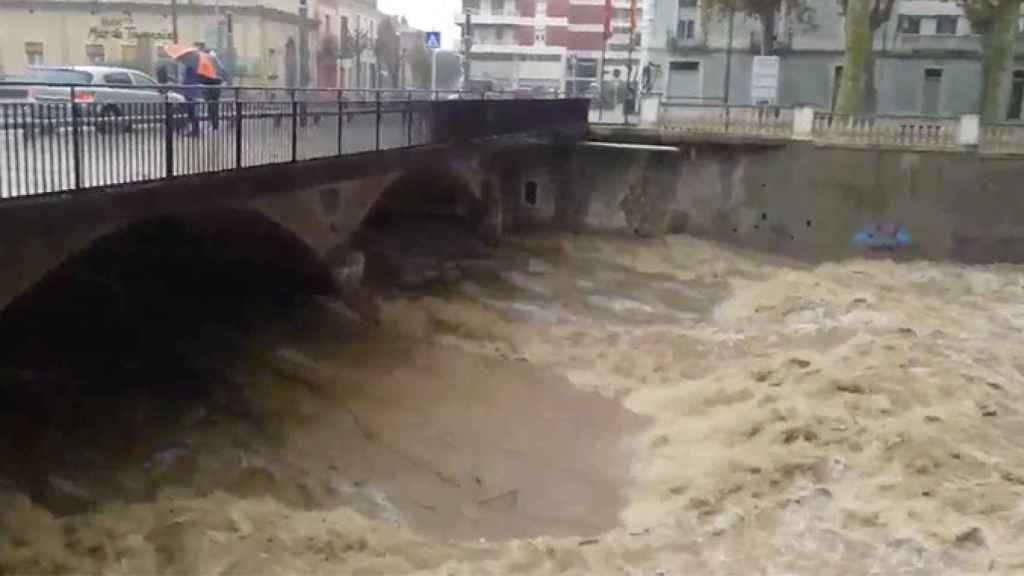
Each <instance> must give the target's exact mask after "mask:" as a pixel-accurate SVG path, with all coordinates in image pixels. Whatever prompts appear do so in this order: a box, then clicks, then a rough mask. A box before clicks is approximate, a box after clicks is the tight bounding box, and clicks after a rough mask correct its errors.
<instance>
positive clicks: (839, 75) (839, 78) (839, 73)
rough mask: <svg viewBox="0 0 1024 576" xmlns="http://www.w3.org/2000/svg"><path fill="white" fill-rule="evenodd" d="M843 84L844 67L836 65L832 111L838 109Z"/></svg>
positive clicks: (833, 76)
mask: <svg viewBox="0 0 1024 576" xmlns="http://www.w3.org/2000/svg"><path fill="white" fill-rule="evenodd" d="M842 85H843V67H842V66H836V67H835V68H833V69H832V104H831V110H832V112H835V111H836V104H838V103H839V87H840V86H842Z"/></svg>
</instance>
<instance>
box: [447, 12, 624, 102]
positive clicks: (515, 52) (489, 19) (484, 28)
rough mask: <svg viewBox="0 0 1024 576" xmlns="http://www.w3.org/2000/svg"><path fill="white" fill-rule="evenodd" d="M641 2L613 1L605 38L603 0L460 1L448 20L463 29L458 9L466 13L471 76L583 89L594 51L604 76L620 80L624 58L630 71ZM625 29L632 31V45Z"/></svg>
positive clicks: (593, 73)
mask: <svg viewBox="0 0 1024 576" xmlns="http://www.w3.org/2000/svg"><path fill="white" fill-rule="evenodd" d="M642 4H643V1H642V0H636V1H635V2H632V1H631V0H615V1H614V2H613V14H612V36H611V37H610V38H608V39H607V42H606V41H605V1H604V0H547V1H545V0H463V2H462V9H463V11H462V13H460V14H458V15H456V19H457V22H458V24H459V25H460V26H463V28H464V24H465V14H467V13H468V14H469V15H470V19H471V37H472V47H471V50H470V60H471V64H470V76H471V79H472V80H490V81H492V82H493V83H494V84H496V87H499V88H509V89H512V88H533V87H542V88H554V89H560V90H562V89H564V90H569V91H573V90H575V91H576V92H577V93H583V92H586V90H587V89H588V88H589V87H590V86H592V85H594V84H595V83H596V82H597V79H598V76H599V74H600V68H601V56H602V49H604V50H605V79H606V80H611V79H613V78H620V79H622V80H625V78H626V75H627V73H628V72H629V70H630V65H629V64H630V62H632V71H633V75H634V77H636V76H637V74H638V73H639V70H640V64H641V63H640V58H641V50H640V46H639V42H640V41H641V40H640V35H639V27H640V20H641V19H642V17H643V8H642ZM634 5H635V10H633V9H632V7H633V6H634ZM633 18H635V19H636V25H635V26H633ZM631 29H635V30H636V32H637V34H636V36H635V37H634V41H633V49H632V50H630V30H631Z"/></svg>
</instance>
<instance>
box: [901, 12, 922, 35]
mask: <svg viewBox="0 0 1024 576" xmlns="http://www.w3.org/2000/svg"><path fill="white" fill-rule="evenodd" d="M897 27H898V28H899V31H900V34H920V33H921V17H920V16H907V15H905V14H900V19H899V21H898V24H897Z"/></svg>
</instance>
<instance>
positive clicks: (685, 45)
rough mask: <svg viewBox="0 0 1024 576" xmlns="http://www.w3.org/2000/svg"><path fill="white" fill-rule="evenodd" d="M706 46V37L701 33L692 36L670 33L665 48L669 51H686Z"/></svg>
mask: <svg viewBox="0 0 1024 576" xmlns="http://www.w3.org/2000/svg"><path fill="white" fill-rule="evenodd" d="M703 47H704V38H703V37H702V36H700V35H696V34H695V35H693V36H692V37H690V38H684V37H681V36H676V35H675V34H669V35H668V37H667V38H666V40H665V48H666V49H667V50H668V51H669V52H678V53H686V52H692V51H693V50H694V49H697V48H703Z"/></svg>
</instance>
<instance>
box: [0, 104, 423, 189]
mask: <svg viewBox="0 0 1024 576" xmlns="http://www.w3.org/2000/svg"><path fill="white" fill-rule="evenodd" d="M282 104H283V106H282V105H281V104H279V105H277V106H276V109H264V110H263V111H261V112H260V114H259V116H257V115H255V114H254V115H253V117H248V116H247V117H246V118H245V119H244V120H243V123H242V155H241V163H242V166H245V167H248V166H259V165H264V164H274V163H280V162H289V161H291V159H292V118H291V116H290V115H288V112H290V109H291V106H290V104H287V103H282ZM225 108H227V105H225ZM376 122H377V120H376V114H375V113H373V112H369V113H356V114H353V115H348V114H346V115H345V116H344V121H343V122H342V123H341V152H342V153H343V154H353V153H359V152H369V151H373V150H375V149H376V147H377V142H376V140H377V135H376ZM181 124H183V125H181V126H179V127H178V128H177V129H176V130H175V132H174V134H173V135H172V137H171V140H170V142H171V146H172V148H173V157H174V175H175V176H182V175H186V174H197V173H203V172H217V171H220V170H229V169H232V168H235V167H236V163H237V160H238V159H237V157H236V134H237V126H236V124H235V122H234V119H233V118H231V117H226V118H222V119H221V123H220V127H219V130H213V127H212V125H211V123H210V122H209V120H208V119H205V120H204V121H203V122H202V125H201V128H200V131H199V133H198V134H197V135H195V136H193V135H190V134H189V129H188V126H187V121H185V120H184V119H182V120H181ZM338 128H339V123H338V115H337V111H336V110H333V111H328V112H325V114H323V115H315V114H312V113H311V114H310V115H309V116H308V117H307V118H306V122H305V125H302V122H301V121H299V122H297V133H296V145H297V146H296V157H297V159H298V160H309V159H313V158H321V157H330V156H335V155H338V145H339V138H338ZM429 141H430V128H429V125H428V116H427V115H425V114H412V122H411V125H410V115H409V114H406V113H402V112H393V113H387V114H384V115H383V116H382V121H381V131H380V147H381V149H388V148H399V147H403V146H409V145H410V144H411V145H419V144H425V143H428V142H429ZM167 144H168V140H167V138H166V131H165V129H164V125H163V123H162V122H159V121H157V122H153V123H148V122H144V121H143V122H138V123H133V125H132V127H131V130H128V131H114V132H113V133H101V132H100V131H97V130H96V129H95V128H94V127H91V126H87V127H83V128H81V129H80V130H79V138H78V143H77V155H78V158H79V166H80V169H81V180H82V181H81V186H82V187H83V188H86V187H93V186H106V185H113V184H123V183H128V182H138V181H145V180H152V179H157V178H161V177H164V176H166V158H167V156H166V154H167ZM75 153H76V146H75V142H74V138H73V137H72V131H71V129H70V128H65V127H58V128H57V129H56V130H54V131H53V132H52V133H47V134H38V133H35V132H31V133H27V132H26V130H24V129H21V128H17V129H13V128H11V129H7V130H4V129H3V128H2V127H0V197H2V198H10V197H17V196H27V195H34V194H41V193H47V192H59V191H63V190H71V189H74V187H75V177H74V174H75V169H74V161H73V159H74V158H75Z"/></svg>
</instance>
